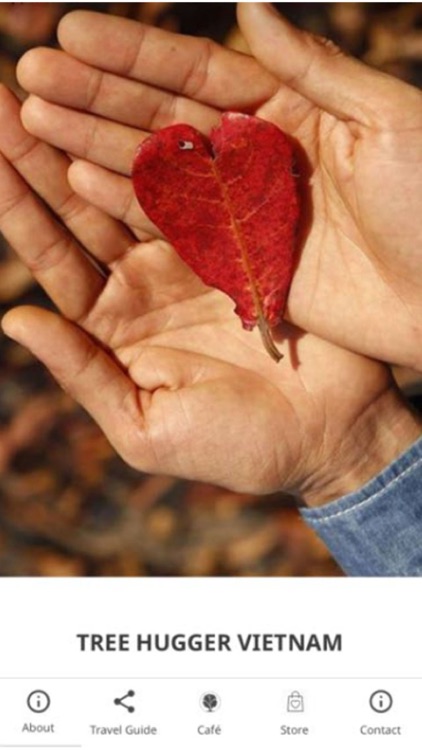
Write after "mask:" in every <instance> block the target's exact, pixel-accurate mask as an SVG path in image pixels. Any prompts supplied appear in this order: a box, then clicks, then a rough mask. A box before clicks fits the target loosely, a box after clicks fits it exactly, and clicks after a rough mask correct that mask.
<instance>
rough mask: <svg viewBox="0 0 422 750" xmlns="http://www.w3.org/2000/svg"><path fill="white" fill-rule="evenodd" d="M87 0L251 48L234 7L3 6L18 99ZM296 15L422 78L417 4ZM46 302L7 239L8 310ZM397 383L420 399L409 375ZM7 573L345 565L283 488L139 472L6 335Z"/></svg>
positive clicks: (0, 431) (0, 528)
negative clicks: (19, 72) (37, 52)
mask: <svg viewBox="0 0 422 750" xmlns="http://www.w3.org/2000/svg"><path fill="white" fill-rule="evenodd" d="M81 7H83V8H92V9H95V10H97V11H101V12H104V13H112V14H115V15H123V16H127V17H130V18H135V19H139V20H141V21H144V22H146V23H150V24H156V25H159V26H162V27H164V28H167V29H171V30H173V31H178V32H181V33H186V34H194V35H207V36H210V37H212V38H213V39H215V40H217V41H219V42H222V43H224V44H227V45H228V46H230V47H233V48H235V49H238V50H241V51H247V49H246V47H245V43H244V40H243V39H242V37H241V35H240V33H239V31H238V29H237V27H236V21H235V4H234V3H110V4H108V3H95V4H93V3H91V4H90V3H78V4H74V3H1V4H0V80H1V81H3V82H4V83H6V84H7V85H9V86H10V87H11V88H13V89H14V90H15V91H17V92H18V93H19V94H20V95H21V96H23V92H21V91H19V88H18V86H17V83H16V79H15V65H16V62H17V60H18V59H19V57H20V56H21V55H22V54H23V52H24V51H26V50H27V49H29V48H30V47H32V46H35V45H39V44H43V45H44V44H49V45H55V44H56V38H55V28H56V25H57V21H58V20H59V18H60V17H61V16H62V15H63V14H64V13H67V12H68V11H69V10H72V9H75V8H81ZM278 7H279V8H280V9H282V10H283V12H284V13H285V14H286V15H287V16H288V17H289V18H290V19H291V20H293V21H294V22H296V23H298V24H299V25H300V26H302V27H303V28H307V29H309V30H311V31H313V32H315V33H318V34H323V35H325V36H329V37H331V38H333V39H334V40H335V41H336V42H337V43H339V44H340V45H341V46H342V47H344V48H345V49H347V50H348V51H350V52H351V53H353V54H355V55H358V56H360V57H362V58H363V59H364V60H366V61H367V62H369V63H371V64H372V65H375V66H378V67H380V68H382V69H384V70H386V71H388V72H390V73H393V74H394V75H397V76H400V77H401V78H403V79H405V80H408V81H411V82H413V83H416V84H420V82H421V78H422V33H421V28H420V27H421V22H422V8H421V4H420V3H353V2H352V3H285V4H279V5H278ZM23 303H32V304H33V303H35V304H39V305H44V306H49V304H50V303H49V301H48V300H47V299H46V297H45V295H44V294H43V292H42V291H41V290H40V289H39V288H38V287H37V286H36V285H35V284H34V283H33V281H32V279H31V277H30V276H29V274H28V272H27V271H26V269H25V268H24V267H23V266H22V265H21V263H20V262H19V261H18V260H17V258H16V257H15V255H14V254H13V252H12V251H11V250H10V249H9V248H8V247H7V246H6V245H5V243H4V242H3V241H2V240H1V239H0V315H2V314H3V313H4V312H5V311H6V310H7V309H8V308H9V307H10V306H12V305H15V304H23ZM397 378H398V380H399V382H400V383H401V384H402V385H403V387H405V388H406V389H407V391H408V392H409V393H410V395H412V397H413V398H414V399H415V400H416V401H417V400H419V401H420V396H418V394H419V393H420V392H421V390H420V387H419V385H418V383H417V378H416V376H415V374H413V373H411V372H405V371H398V372H397ZM0 575H1V576H23V575H25V576H27V575H41V576H57V575H58V576H60V575H62V576H86V575H94V576H138V575H150V576H155V575H165V576H173V575H175V576H190V575H208V576H216V575H235V576H237V575H242V576H248V575H270V576H315V575H318V576H332V575H341V572H340V571H339V570H338V568H337V567H336V565H335V563H334V562H333V561H332V560H331V559H330V556H329V554H328V552H327V551H326V549H325V548H324V547H323V545H322V543H321V542H319V541H318V539H317V538H316V537H315V536H314V534H313V533H312V532H311V531H309V530H308V529H307V528H306V527H305V526H304V524H303V523H302V521H301V519H300V517H299V515H298V513H297V511H296V510H295V505H294V501H293V500H292V499H291V498H289V497H288V496H286V495H283V494H276V495H272V496H270V497H266V498H254V497H250V496H240V495H236V494H234V493H231V492H227V491H224V490H221V489H219V488H215V487H212V486H208V485H202V484H198V483H191V482H182V481H178V480H174V479H171V478H166V477H154V476H146V475H141V474H139V473H138V472H135V471H133V470H132V469H130V468H128V467H127V466H126V465H125V464H124V463H123V462H122V461H121V460H120V459H119V458H118V457H117V456H116V454H115V453H114V451H113V450H112V449H111V448H110V446H109V444H108V443H107V441H106V440H105V438H104V437H103V436H102V434H101V432H100V431H99V429H98V428H97V427H96V425H95V424H93V422H92V421H91V420H90V418H89V417H88V416H87V415H86V414H85V413H84V412H83V411H82V410H81V409H80V408H79V407H78V406H76V405H75V404H74V403H73V402H72V401H71V399H70V398H69V397H68V396H66V395H65V394H64V393H62V392H61V391H60V390H59V388H58V387H57V386H56V385H55V383H54V382H52V380H51V378H50V377H49V375H48V374H47V373H46V371H45V370H44V368H43V367H42V366H41V365H39V364H38V363H37V362H36V361H35V360H34V359H33V358H32V356H31V355H30V354H28V353H27V352H25V351H23V350H22V349H21V348H20V347H19V346H17V345H16V344H14V343H13V342H11V341H9V340H7V339H6V338H5V337H4V336H2V335H1V334H0Z"/></svg>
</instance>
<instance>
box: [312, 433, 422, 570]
mask: <svg viewBox="0 0 422 750" xmlns="http://www.w3.org/2000/svg"><path fill="white" fill-rule="evenodd" d="M301 514H302V516H303V518H304V520H305V521H306V523H307V524H308V526H310V527H311V528H312V529H314V531H316V533H317V534H318V536H319V537H321V539H322V540H323V542H324V543H325V544H326V546H327V547H328V549H329V550H330V552H331V554H332V555H333V557H334V558H335V559H336V560H337V562H338V563H339V565H340V566H341V568H342V569H343V570H344V571H345V573H347V574H348V575H354V576H420V575H422V437H421V438H419V440H417V442H416V443H414V444H413V445H412V446H411V447H410V448H409V449H408V450H407V451H406V452H405V453H403V454H402V455H401V456H399V458H397V459H396V460H395V461H394V462H393V463H392V464H390V465H389V466H387V468H386V469H384V470H383V471H382V472H381V473H380V474H378V476H376V477H375V478H374V479H371V481H370V482H368V484H365V485H364V486H363V487H361V488H360V489H359V490H357V492H352V493H350V494H348V495H344V496H343V497H340V498H339V499H338V500H335V501H334V502H332V503H328V504H327V505H324V506H322V507H319V508H303V509H301Z"/></svg>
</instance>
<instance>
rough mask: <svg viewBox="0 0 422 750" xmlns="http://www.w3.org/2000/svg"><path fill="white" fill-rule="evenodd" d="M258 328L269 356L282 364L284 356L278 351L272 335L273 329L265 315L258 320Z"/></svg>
mask: <svg viewBox="0 0 422 750" xmlns="http://www.w3.org/2000/svg"><path fill="white" fill-rule="evenodd" d="M258 328H259V332H260V334H261V338H262V342H263V344H264V346H265V348H266V350H267V352H268V354H269V355H270V357H272V359H273V360H274V361H275V362H280V359H283V356H284V355H283V354H282V353H281V352H279V351H278V349H277V347H276V345H275V343H274V339H273V337H272V334H271V328H270V326H269V325H268V323H267V321H266V320H265V318H264V316H263V315H260V316H259V318H258Z"/></svg>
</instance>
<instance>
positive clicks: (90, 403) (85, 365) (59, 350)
mask: <svg viewBox="0 0 422 750" xmlns="http://www.w3.org/2000/svg"><path fill="white" fill-rule="evenodd" d="M2 327H3V330H4V332H5V333H6V335H7V336H10V337H11V338H12V339H14V340H15V341H18V342H19V343H20V344H22V345H23V346H25V347H27V348H28V349H30V351H31V352H32V353H33V354H34V355H35V356H36V357H37V358H38V359H40V360H41V361H42V362H43V363H44V364H45V365H46V367H48V369H49V370H50V372H51V373H52V375H53V376H54V378H55V379H56V380H57V381H58V382H59V384H60V385H61V386H62V387H63V388H64V389H65V390H66V391H68V392H69V393H70V394H71V396H72V397H73V398H75V399H76V400H77V401H78V402H79V403H80V404H81V405H82V406H83V407H84V408H85V409H86V410H87V411H88V412H89V413H90V414H91V416H92V417H93V419H94V420H95V421H96V422H97V423H98V424H99V425H100V427H101V428H102V429H103V431H104V432H105V434H106V435H107V437H108V439H109V440H110V442H111V443H112V445H113V446H114V447H115V448H116V450H117V451H118V452H119V453H120V454H121V455H123V457H124V458H126V460H127V461H129V462H133V463H134V462H135V458H136V460H137V462H138V464H142V459H144V460H145V461H147V460H148V459H149V449H148V443H147V440H146V439H145V434H144V432H143V415H142V409H141V406H140V399H139V392H138V389H137V388H136V386H135V385H134V384H133V382H132V381H131V380H130V379H129V378H128V376H127V375H126V374H125V373H124V372H123V370H121V369H120V367H119V366H118V365H117V364H116V362H114V360H113V359H112V358H111V357H110V356H109V355H108V354H106V352H105V351H104V350H103V349H101V348H100V347H99V346H97V345H96V344H95V343H94V341H93V340H92V339H90V338H89V336H87V335H86V334H85V333H84V332H83V331H81V330H80V329H79V328H78V327H77V326H75V325H73V324H72V323H70V322H69V321H67V320H65V319H64V318H61V317H60V316H58V315H56V314H54V313H51V312H47V311H46V310H40V309H38V308H33V307H21V308H16V309H14V310H12V311H11V312H9V313H7V315H5V316H4V318H3V320H2ZM135 445H136V452H135V448H134V447H135ZM142 450H144V455H142Z"/></svg>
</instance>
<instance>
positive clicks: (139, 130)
mask: <svg viewBox="0 0 422 750" xmlns="http://www.w3.org/2000/svg"><path fill="white" fill-rule="evenodd" d="M239 20H240V25H241V28H242V30H243V32H244V34H245V36H246V39H247V41H248V42H249V45H250V47H251V49H252V52H253V53H254V55H255V56H256V58H257V59H258V60H259V62H260V64H259V63H258V62H256V61H255V60H253V59H251V58H249V57H247V56H244V55H240V54H238V53H235V52H231V51H228V50H224V49H223V48H221V47H219V46H217V45H215V44H214V43H211V42H209V41H208V40H200V39H193V38H188V37H186V36H178V35H176V34H172V33H169V32H166V31H162V30H159V29H154V28H149V27H147V26H143V25H141V24H138V23H135V22H132V21H128V20H125V19H120V18H119V19H118V18H111V17H107V16H104V15H101V14H93V13H87V12H76V13H71V14H70V15H69V16H67V17H65V18H64V20H63V21H62V23H61V25H60V28H59V39H60V42H61V45H62V46H63V48H64V50H65V52H60V51H52V50H35V51H31V52H29V53H28V54H27V55H26V56H25V57H24V58H23V60H22V61H21V63H20V66H19V76H20V80H21V83H22V85H23V86H24V87H25V88H27V89H28V90H29V91H31V92H32V93H33V96H31V97H30V98H29V99H28V101H27V103H26V104H25V106H24V111H23V120H24V123H25V125H26V127H27V128H28V129H29V130H30V131H31V132H32V133H33V134H35V135H37V136H39V137H41V138H43V139H45V140H48V141H49V142H50V143H52V144H54V145H57V146H59V147H60V148H62V149H65V150H66V151H68V152H70V153H71V154H72V155H73V157H77V161H76V162H75V163H74V164H73V165H72V168H71V170H70V180H71V183H72V186H73V188H74V189H75V190H76V191H77V192H78V193H79V194H80V195H81V196H83V197H84V198H86V199H88V200H89V201H91V202H92V203H94V204H96V205H97V206H99V207H100V208H101V209H103V210H104V211H105V212H107V213H109V214H111V215H112V216H114V217H116V218H119V219H121V220H123V221H124V223H126V224H127V225H128V226H129V228H130V229H131V230H132V231H135V233H136V234H137V236H142V237H145V236H151V235H155V236H156V235H157V232H156V230H155V228H154V227H152V226H151V224H150V223H149V222H148V221H147V220H146V219H145V217H142V215H141V212H140V209H139V208H138V206H137V205H136V202H135V201H134V200H133V193H132V189H131V185H130V181H129V179H128V175H129V174H130V168H131V163H132V159H133V154H134V151H135V148H136V145H137V143H138V141H139V140H140V139H141V138H143V137H145V135H146V134H147V133H148V132H149V131H151V130H156V129H157V128H160V127H163V126H166V125H169V124H172V123H174V122H182V121H184V122H189V123H191V124H193V125H195V126H196V127H198V128H200V129H201V130H203V131H205V132H208V131H209V130H210V128H211V127H212V126H213V125H214V124H215V123H216V122H217V121H218V119H219V115H220V112H221V110H224V109H235V110H243V111H248V112H254V113H256V114H257V115H259V116H261V117H263V118H267V119H269V120H271V121H273V122H275V123H277V124H278V125H279V126H280V127H281V128H282V129H284V130H285V131H286V132H288V133H290V134H291V135H292V137H294V138H295V139H297V141H298V143H299V144H300V145H301V147H302V148H303V149H304V151H305V152H306V156H307V162H308V165H307V166H305V165H304V164H302V176H305V175H306V178H307V179H308V177H309V206H308V209H309V208H310V211H309V214H310V226H309V231H308V233H307V236H306V239H305V242H304V244H303V247H302V248H301V253H300V260H299V264H298V268H297V271H296V275H295V278H294V281H293V285H292V288H291V293H290V296H289V303H288V318H289V320H290V321H291V322H293V323H294V324H295V325H298V326H300V327H301V328H303V329H305V330H307V331H310V332H312V333H315V334H317V335H319V336H321V337H323V338H326V339H328V340H330V341H332V342H334V343H337V344H339V345H341V346H345V347H347V348H350V349H351V350H354V351H357V352H361V353H364V354H367V355H370V356H372V357H376V358H379V359H383V360H386V361H388V362H395V363H401V364H405V365H410V366H413V367H416V368H419V369H422V350H421V347H420V337H421V334H422V263H421V254H422V251H421V240H422V229H421V222H420V204H421V197H422V196H421V192H422V187H421V186H422V95H421V94H420V92H418V91H417V90H416V89H414V88H413V87H411V86H409V85H407V84H404V83H402V82H400V81H398V80H395V79H394V78H391V77H389V76H386V75H384V74H382V73H380V72H377V71H375V70H371V69H370V68H368V67H366V66H365V65H363V64H362V63H360V62H358V61H356V60H353V59H350V58H347V57H346V56H344V55H343V54H341V53H340V52H339V50H337V49H336V48H335V47H334V46H333V45H331V44H329V43H324V42H323V41H321V40H319V39H315V38H313V37H312V36H311V35H309V34H306V33H303V32H301V31H299V30H297V29H295V28H293V27H292V26H290V25H289V24H288V23H287V22H286V21H284V20H283V19H281V18H280V17H279V16H278V15H277V14H276V13H275V12H274V11H272V9H271V8H269V7H268V6H267V5H266V4H261V3H243V4H240V7H239ZM81 159H82V161H81ZM308 169H309V175H308ZM281 210H282V209H281Z"/></svg>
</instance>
